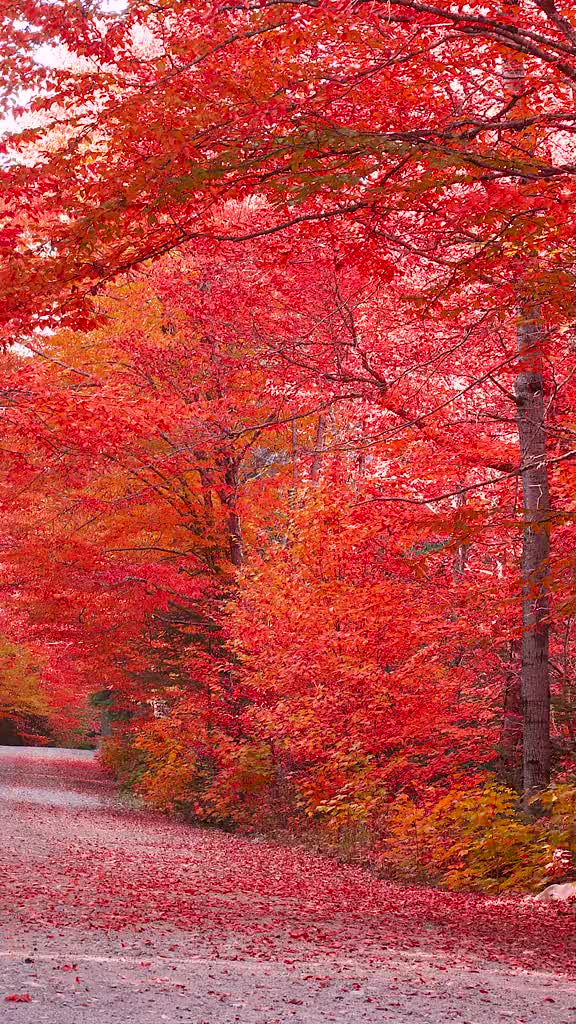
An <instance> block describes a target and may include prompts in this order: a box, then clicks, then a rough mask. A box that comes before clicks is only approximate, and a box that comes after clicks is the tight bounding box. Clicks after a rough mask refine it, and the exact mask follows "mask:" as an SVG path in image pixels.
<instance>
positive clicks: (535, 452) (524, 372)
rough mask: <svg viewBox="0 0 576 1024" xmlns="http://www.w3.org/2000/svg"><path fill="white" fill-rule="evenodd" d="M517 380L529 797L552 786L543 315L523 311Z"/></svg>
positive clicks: (525, 760)
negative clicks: (550, 783) (522, 524)
mask: <svg viewBox="0 0 576 1024" xmlns="http://www.w3.org/2000/svg"><path fill="white" fill-rule="evenodd" d="M517 345H518V355H519V356H520V365H519V371H518V375H517V377H516V382H515V389H514V390H515V394H516V404H517V414H516V419H517V424H518V437H519V441H520V467H521V472H522V497H523V519H524V533H523V540H522V624H523V636H522V665H521V691H522V712H523V719H524V756H523V770H524V778H523V787H524V793H525V795H526V796H530V795H531V794H533V793H537V792H538V791H539V790H541V789H544V788H545V787H546V786H547V785H548V784H549V782H550V666H549V612H550V599H549V593H548V584H547V577H548V572H549V557H550V536H549V527H550V522H549V520H550V499H549V489H548V465H547V460H546V413H545V404H544V378H543V372H542V326H541V321H540V314H539V311H538V310H537V309H536V308H535V307H534V306H530V305H528V304H524V305H522V306H521V307H520V308H519V311H518V327H517Z"/></svg>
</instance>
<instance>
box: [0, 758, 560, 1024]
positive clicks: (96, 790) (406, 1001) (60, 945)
mask: <svg viewBox="0 0 576 1024" xmlns="http://www.w3.org/2000/svg"><path fill="white" fill-rule="evenodd" d="M0 886H1V889H2V898H1V902H0V975H1V978H0V1021H1V1022H2V1024H5V1022H12V1021H14V1022H18V1024H120V1022H122V1024H124V1022H126V1024H152V1022H154V1024H157V1022H159V1021H168V1022H171V1024H176V1022H181V1021H183V1022H184V1021H185V1022H188V1024H237V1022H238V1024H288V1022H290V1024H327V1022H331V1021H345V1022H346V1024H376V1022H378V1024H382V1022H393V1024H420V1022H422V1024H424V1022H426V1024H448V1022H452V1021H456V1022H459V1024H496V1022H504V1021H509V1022H512V1024H536V1022H538V1024H575V1022H576V984H575V983H574V980H570V979H571V977H572V978H574V977H576V934H575V932H576V921H575V918H574V916H573V913H572V912H570V911H568V910H567V909H566V908H559V907H547V906H543V905H540V904H535V905H533V904H527V903H521V902H515V901H512V900H509V901H491V900H485V899H483V898H481V897H477V896H462V895H456V894H450V893H438V892H434V891H431V890H428V889H419V888H405V887H400V886H394V885H390V884H387V883H384V882H381V881H378V880H376V879H373V878H371V877H370V876H369V875H368V874H365V873H363V872H362V871H361V870H358V869H355V868H345V867H341V866H339V865H337V864H336V863H335V862H334V861H331V860H328V859H325V858H322V857H314V856H311V855H309V854H306V853H303V852H301V851H299V850H289V849H286V848H284V847H281V846H277V845H275V844H272V843H268V842H261V841H256V840H248V839H243V838H238V837H236V836H230V835H226V834H223V833H218V832H214V831H208V830H204V829H194V828H189V827H186V826H184V825H180V824H178V823H175V822H172V821H170V820H169V819H166V818H162V817H160V816H155V815H148V814H144V813H142V812H139V811H136V810H133V809H130V808H129V807H127V806H126V805H125V804H123V803H122V801H121V800H120V799H119V798H118V797H117V795H116V794H115V792H114V790H113V788H112V787H111V786H110V784H109V783H108V782H107V781H106V779H105V778H104V777H103V776H102V774H101V773H100V771H99V768H98V765H97V763H96V761H95V759H94V756H93V755H92V754H90V753H82V752H70V751H61V750H45V751H39V750H28V749H15V748H0ZM12 997H18V998H12Z"/></svg>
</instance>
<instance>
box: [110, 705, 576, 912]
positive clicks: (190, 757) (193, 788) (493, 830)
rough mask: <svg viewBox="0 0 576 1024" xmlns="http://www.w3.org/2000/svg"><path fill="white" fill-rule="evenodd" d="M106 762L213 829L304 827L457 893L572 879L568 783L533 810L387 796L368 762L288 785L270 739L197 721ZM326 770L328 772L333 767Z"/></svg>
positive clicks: (467, 798) (149, 729)
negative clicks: (219, 729)
mask: <svg viewBox="0 0 576 1024" xmlns="http://www.w3.org/2000/svg"><path fill="white" fill-rule="evenodd" d="M102 759H103V763H104V764H105V766H106V767H107V768H108V769H109V770H110V771H111V772H112V773H113V774H114V775H115V776H116V777H117V778H118V779H119V781H120V782H121V784H122V785H123V786H125V787H127V788H130V789H132V790H133V791H135V792H136V793H138V794H139V795H140V796H141V797H142V798H143V799H144V800H145V801H146V802H147V803H148V804H149V805H150V806H153V807H155V808H158V809H160V810H163V811H168V812H175V813H178V814H181V815H183V816H184V817H186V818H187V819H188V820H194V821H201V822H205V823H206V824H212V825H216V826H219V827H222V826H224V827H237V828H241V829H254V828H256V829H258V830H260V831H264V832H266V831H268V832H270V831H272V830H275V829H278V828H282V829H286V828H289V829H291V830H292V831H295V830H296V829H298V830H301V829H302V824H303V823H307V825H306V826H305V828H306V829H308V831H309V834H310V835H311V836H312V835H313V836H315V837H318V836H321V837H322V839H323V841H324V843H325V844H326V843H327V844H328V845H329V846H330V847H331V848H333V849H334V850H336V851H338V852H339V853H340V854H341V855H343V856H344V857H358V856H360V857H361V858H362V859H363V860H364V861H365V862H367V863H370V864H372V865H373V866H375V867H376V868H377V869H378V870H380V871H382V872H383V873H385V874H386V875H388V876H392V877H395V878H403V879H410V880H415V879H416V880H419V881H422V882H428V883H433V884H438V885H441V886H442V887H445V888H448V889H454V890H461V889H469V890H475V891H480V892H485V893H500V892H510V891H536V890H538V889H540V888H542V887H543V886H544V885H546V884H548V883H550V882H552V881H563V880H565V879H567V878H570V877H572V876H573V872H574V870H575V862H576V785H574V784H570V783H563V784H561V785H555V786H551V787H550V788H549V789H548V790H547V791H546V792H545V793H543V794H541V795H540V796H539V800H538V802H539V805H540V811H541V812H543V813H540V814H539V816H538V817H534V816H532V815H531V814H528V813H526V812H525V810H523V808H522V807H521V805H520V801H519V798H518V794H517V793H516V792H515V791H514V790H512V789H509V788H507V787H506V786H503V785H499V784H498V783H496V782H489V783H487V784H485V785H483V786H480V785H476V786H474V787H470V786H469V787H468V788H464V787H463V786H461V787H460V788H458V789H453V790H448V791H447V792H445V793H444V794H442V795H441V796H440V797H437V798H436V799H431V800H429V801H428V802H421V803H418V802H417V801H416V800H414V799H411V798H409V797H408V796H406V795H404V794H401V795H399V796H397V797H396V798H394V799H393V800H390V797H389V795H388V794H387V793H386V791H385V789H384V787H383V786H382V785H381V784H377V782H376V781H375V776H374V774H373V772H372V769H373V767H374V766H373V765H371V763H369V762H368V761H362V760H361V759H356V760H355V759H352V760H351V761H350V763H348V762H346V761H342V763H340V761H338V772H337V773H336V774H337V775H338V777H339V778H340V784H339V786H338V787H336V786H335V779H336V775H335V774H334V772H333V773H332V774H331V776H330V778H324V777H323V775H322V772H318V771H317V770H316V771H315V772H314V771H312V772H310V773H309V775H306V773H305V771H303V769H302V766H297V767H298V770H295V771H293V773H292V774H293V775H294V779H293V780H290V779H289V780H288V781H289V782H290V784H289V785H287V775H288V776H290V774H291V773H289V772H288V773H287V772H286V761H285V760H283V759H282V757H280V755H279V754H278V752H277V751H275V750H274V747H273V745H272V744H271V743H269V742H265V741H263V740H256V739H254V738H250V739H249V740H248V739H243V740H241V739H234V740H233V739H231V738H230V736H226V735H224V734H221V735H220V734H217V733H215V732H214V731H213V730H210V731H206V730H205V729H204V728H203V727H202V725H201V724H200V723H198V722H197V723H196V726H195V727H189V728H187V729H185V728H183V726H182V723H181V722H180V723H179V722H178V721H176V720H174V719H170V718H163V719H158V720H155V721H153V722H150V723H148V724H147V725H146V728H144V729H142V731H141V732H139V733H137V734H135V735H132V736H131V737H128V736H127V737H124V738H122V739H119V738H114V739H112V740H109V741H108V742H107V743H106V744H105V746H104V749H103V752H102ZM332 768H334V766H332Z"/></svg>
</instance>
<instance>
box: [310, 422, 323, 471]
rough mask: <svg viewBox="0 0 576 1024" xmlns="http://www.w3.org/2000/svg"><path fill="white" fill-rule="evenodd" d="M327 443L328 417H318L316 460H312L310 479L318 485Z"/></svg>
mask: <svg viewBox="0 0 576 1024" xmlns="http://www.w3.org/2000/svg"><path fill="white" fill-rule="evenodd" d="M325 442H326V417H325V416H319V417H318V426H317V428H316V441H315V443H314V458H313V460H312V468H311V470H310V479H311V481H312V483H313V484H317V483H318V481H319V479H320V470H321V468H322V459H323V457H324V445H325Z"/></svg>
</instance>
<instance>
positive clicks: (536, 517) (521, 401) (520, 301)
mask: <svg viewBox="0 0 576 1024" xmlns="http://www.w3.org/2000/svg"><path fill="white" fill-rule="evenodd" d="M506 8H507V9H508V10H509V11H512V12H516V11H518V10H519V3H518V0H508V2H507V3H506ZM502 79H503V85H504V93H505V96H506V98H507V99H508V100H509V101H510V102H511V106H510V115H511V116H516V117H518V116H527V115H529V113H530V110H529V107H528V101H527V94H528V83H527V81H526V69H525V66H524V57H523V55H522V54H519V53H513V52H511V53H510V54H509V56H508V58H507V59H506V60H505V61H504V65H503V74H502ZM521 142H522V146H523V148H524V150H525V151H526V153H528V154H533V153H534V152H535V151H536V148H537V143H538V139H537V137H536V134H535V130H534V128H532V127H528V128H526V129H525V130H524V132H523V133H522V136H521ZM521 187H522V186H521V185H520V188H521ZM537 260H538V254H537V253H528V266H529V264H530V261H532V262H537ZM516 297H517V308H516V316H517V328H516V343H517V351H518V356H519V369H518V375H517V377H516V381H515V386H514V391H515V395H516V422H517V425H518V439H519V444H520V468H521V472H522V504H523V520H524V531H523V538H522V625H523V634H522V648H521V667H520V684H521V695H522V715H523V791H524V795H525V796H526V797H530V796H531V795H532V794H533V793H537V792H538V791H539V790H541V789H544V788H545V787H546V786H547V785H548V784H549V782H550V663H549V644H550V627H549V613H550V596H549V591H548V584H547V578H548V573H549V563H550V532H549V531H550V494H549V487H548V463H547V459H546V406H545V402H544V374H543V369H542V367H543V363H542V341H543V337H542V336H543V330H542V319H541V315H540V310H539V309H538V307H537V305H536V303H535V302H534V301H533V296H532V294H531V291H530V284H529V282H528V275H527V274H526V275H524V274H522V272H521V274H520V277H519V280H518V286H517V290H516Z"/></svg>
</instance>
